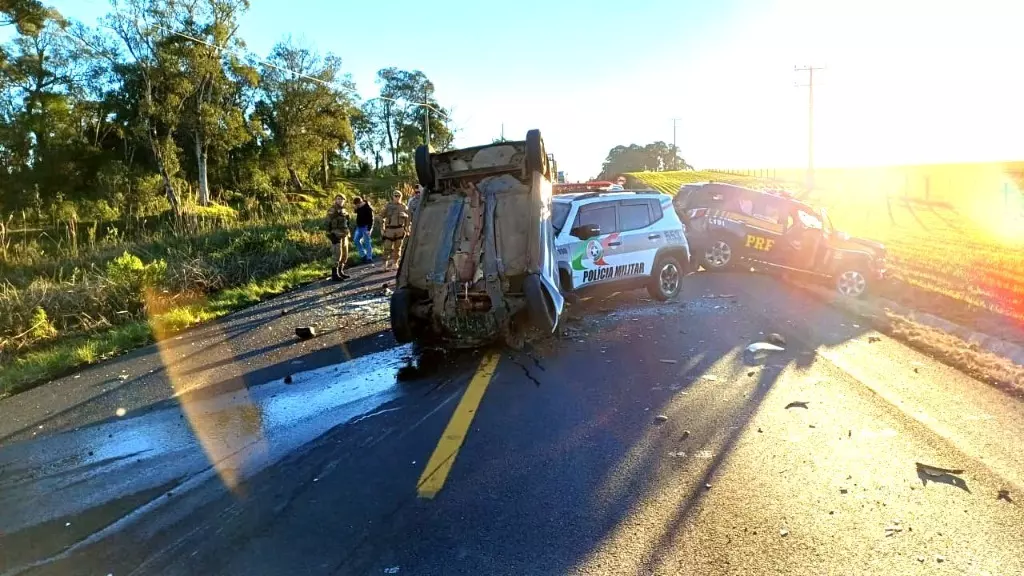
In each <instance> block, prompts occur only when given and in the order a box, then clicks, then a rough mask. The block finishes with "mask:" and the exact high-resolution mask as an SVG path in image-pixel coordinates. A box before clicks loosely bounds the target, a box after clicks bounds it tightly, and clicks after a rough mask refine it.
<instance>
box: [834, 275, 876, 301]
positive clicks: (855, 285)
mask: <svg viewBox="0 0 1024 576" xmlns="http://www.w3.org/2000/svg"><path fill="white" fill-rule="evenodd" d="M836 290H838V291H839V293H840V294H842V295H843V296H850V297H852V298H860V297H861V296H863V295H864V294H865V293H866V292H867V291H868V277H867V275H866V274H864V272H863V271H861V270H859V269H856V268H854V269H851V270H844V271H843V272H841V273H840V274H839V275H838V276H836Z"/></svg>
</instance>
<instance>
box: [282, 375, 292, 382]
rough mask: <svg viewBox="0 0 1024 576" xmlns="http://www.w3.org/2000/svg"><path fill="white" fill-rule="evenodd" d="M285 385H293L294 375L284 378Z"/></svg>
mask: <svg viewBox="0 0 1024 576" xmlns="http://www.w3.org/2000/svg"><path fill="white" fill-rule="evenodd" d="M284 383H285V384H291V383H292V375H291V374H289V375H287V376H285V377H284Z"/></svg>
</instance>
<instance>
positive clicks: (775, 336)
mask: <svg viewBox="0 0 1024 576" xmlns="http://www.w3.org/2000/svg"><path fill="white" fill-rule="evenodd" d="M768 342H770V343H771V344H775V345H776V346H785V345H786V339H785V338H783V337H782V334H779V333H777V332H772V333H771V334H769V335H768Z"/></svg>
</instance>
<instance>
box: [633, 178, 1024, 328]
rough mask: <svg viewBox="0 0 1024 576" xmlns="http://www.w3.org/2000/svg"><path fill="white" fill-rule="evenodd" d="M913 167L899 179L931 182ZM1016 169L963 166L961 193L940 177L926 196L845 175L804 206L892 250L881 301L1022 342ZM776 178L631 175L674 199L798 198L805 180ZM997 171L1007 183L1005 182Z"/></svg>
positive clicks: (1022, 243) (1023, 203)
mask: <svg viewBox="0 0 1024 576" xmlns="http://www.w3.org/2000/svg"><path fill="white" fill-rule="evenodd" d="M912 168H914V170H913V171H911V170H909V169H908V171H907V174H910V175H908V176H905V177H904V176H900V177H897V178H896V181H898V182H904V181H910V179H911V177H912V176H913V177H915V178H917V179H918V180H920V179H922V178H925V177H926V175H927V173H926V172H924V171H923V168H922V167H912ZM947 168H948V167H942V166H940V167H935V170H936V171H938V172H936V174H945V173H944V172H941V171H942V170H945V169H947ZM1018 169H1020V170H1021V173H1024V166H1022V165H1021V164H1020V163H1009V164H998V165H972V166H971V169H970V171H968V172H963V170H966V168H962V169H961V171H960V172H955V171H954V174H958V176H955V177H954V176H948V178H950V179H953V180H950V181H954V182H959V185H958V186H957V187H952V186H946V187H940V186H938V185H937V183H938V182H939V181H940V179H939V177H938V176H934V179H933V180H932V182H935V183H936V184H934V185H931V186H929V190H927V191H926V190H925V189H923V188H921V187H920V186H918V187H917V188H914V187H908V188H905V189H904V188H892V186H895V184H892V183H891V182H890V183H889V184H886V186H889V187H888V188H885V187H883V188H873V187H871V182H872V180H871V179H870V178H869V177H867V176H859V177H858V176H857V175H855V174H854V175H851V174H849V173H848V172H847V173H844V176H845V177H846V178H851V179H852V180H838V178H839V176H835V177H834V178H837V180H832V181H829V180H825V181H824V182H822V183H821V184H820V189H818V190H816V191H815V192H813V193H812V194H810V195H809V197H808V198H807V199H808V201H809V202H811V203H812V204H814V205H817V206H822V207H825V208H827V209H828V210H829V216H830V217H831V219H832V220H833V222H834V223H835V225H836V227H838V228H839V229H840V230H843V231H844V232H848V233H850V234H853V235H856V236H862V237H865V238H871V239H874V240H878V241H881V242H883V243H885V245H886V247H887V249H888V253H889V262H888V265H889V271H890V273H891V275H892V280H893V281H892V282H890V283H888V284H887V285H885V286H883V287H881V289H880V291H879V295H881V296H884V297H887V298H889V299H891V300H894V301H897V302H899V303H901V304H903V305H906V306H908V307H911V308H914V309H918V310H921V311H925V312H930V313H933V314H936V315H938V316H941V317H943V318H946V319H948V320H951V321H953V322H956V323H958V324H962V325H965V326H971V327H974V328H976V329H978V330H981V331H983V332H988V333H990V334H992V335H993V336H998V337H1001V338H1004V339H1008V340H1013V341H1017V342H1021V341H1022V339H1024V338H1022V336H1024V334H1022V333H1024V330H1021V328H1022V326H1024V196H1021V198H1020V199H1017V198H1016V196H1015V195H1019V194H1020V190H1021V186H1022V185H1024V181H1022V180H1021V176H1020V175H1019V174H1018V172H1017V170H1018ZM773 172H774V171H772V170H750V171H745V172H740V173H735V172H732V173H729V172H712V171H670V172H634V173H631V174H629V177H631V178H633V179H634V180H635V181H637V182H641V183H643V184H644V185H647V186H651V187H654V188H657V189H658V190H661V191H663V192H666V193H668V194H675V192H676V191H677V190H678V189H679V186H680V185H681V184H683V183H688V182H702V181H709V180H715V181H719V182H730V183H735V184H741V185H746V186H751V187H755V188H783V189H788V190H791V191H793V193H794V194H797V195H800V190H801V189H802V183H800V182H799V181H796V180H794V178H797V176H798V173H794V174H789V173H781V172H777V173H776V174H777V176H778V178H776V179H772V178H771V177H770V175H771V174H772V173H773ZM993 173H997V174H1001V175H1003V178H1002V180H999V179H998V178H995V177H994V176H993ZM922 174H925V175H922ZM963 174H966V175H967V176H970V175H971V174H973V175H976V176H977V186H978V188H977V189H975V188H972V184H971V183H972V180H970V179H968V178H967V177H966V176H964V175H963ZM784 175H785V176H786V177H787V178H788V179H783V178H782V177H783V176H784ZM766 176H767V177H766ZM954 178H955V179H954ZM875 180H876V181H878V178H876V179H875ZM941 181H946V180H941ZM850 182H853V184H851V183H850ZM854 184H857V186H854ZM859 186H863V188H860V187H859ZM886 190H890V191H892V192H893V193H891V194H887V193H886ZM984 191H987V192H986V193H985V194H983V193H982V192H984ZM926 192H927V194H926ZM986 194H987V196H986Z"/></svg>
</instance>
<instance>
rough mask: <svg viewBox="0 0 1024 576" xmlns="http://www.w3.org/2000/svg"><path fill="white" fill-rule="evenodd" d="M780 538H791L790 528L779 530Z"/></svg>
mask: <svg viewBox="0 0 1024 576" xmlns="http://www.w3.org/2000/svg"><path fill="white" fill-rule="evenodd" d="M779 536H782V537H783V538H785V537H786V536H789V529H788V528H782V529H781V530H779Z"/></svg>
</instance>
